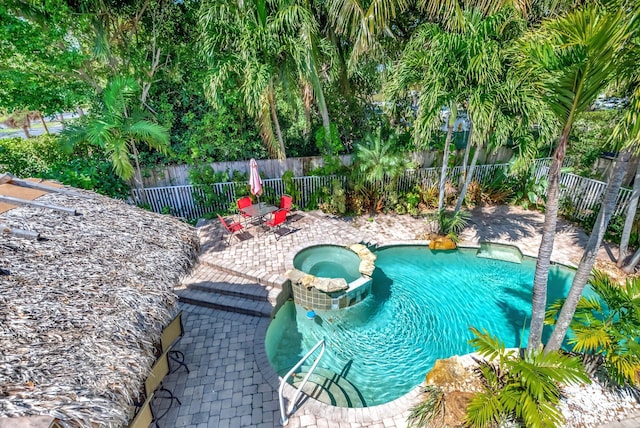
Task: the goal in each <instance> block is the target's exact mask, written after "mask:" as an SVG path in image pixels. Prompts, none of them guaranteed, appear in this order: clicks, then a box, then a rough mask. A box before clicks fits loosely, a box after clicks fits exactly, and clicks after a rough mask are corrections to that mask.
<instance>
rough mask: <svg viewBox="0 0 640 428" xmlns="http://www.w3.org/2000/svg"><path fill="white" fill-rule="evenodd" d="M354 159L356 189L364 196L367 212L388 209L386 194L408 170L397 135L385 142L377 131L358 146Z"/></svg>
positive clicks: (379, 131) (368, 135)
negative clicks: (385, 207)
mask: <svg viewBox="0 0 640 428" xmlns="http://www.w3.org/2000/svg"><path fill="white" fill-rule="evenodd" d="M354 158H355V161H354V179H355V180H354V181H355V185H354V189H355V190H356V191H357V192H360V193H361V195H362V196H363V200H364V201H365V204H366V205H365V207H366V208H367V209H369V210H370V211H371V212H372V213H373V212H379V211H381V210H382V209H383V208H384V206H385V202H386V201H385V199H386V197H385V195H386V193H387V192H389V190H391V189H393V188H395V185H396V183H397V180H398V179H399V178H400V176H401V175H402V174H403V173H404V171H405V169H406V167H407V160H406V158H405V154H404V153H403V152H401V151H400V150H399V148H398V145H397V138H396V136H395V134H391V135H390V136H389V137H388V138H387V139H384V138H383V136H382V129H378V132H377V133H376V134H367V135H366V136H365V138H364V140H363V141H362V142H360V143H358V144H357V145H356V146H355V154H354Z"/></svg>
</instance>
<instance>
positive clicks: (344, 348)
mask: <svg viewBox="0 0 640 428" xmlns="http://www.w3.org/2000/svg"><path fill="white" fill-rule="evenodd" d="M407 249H420V251H421V252H422V254H421V255H420V256H419V257H418V258H417V259H416V258H415V257H408V258H407V257H406V256H407V255H406V254H400V256H401V257H400V258H396V257H391V258H389V257H386V256H385V254H390V253H393V252H394V251H400V252H401V253H402V252H404V250H407ZM477 250H478V248H472V249H461V250H460V251H447V252H443V251H431V250H429V249H428V248H425V247H424V246H416V245H394V246H385V247H381V248H379V249H378V250H376V253H377V255H378V260H377V262H376V265H377V268H376V272H375V274H374V279H375V283H374V285H373V289H372V293H371V295H370V296H369V298H367V299H366V300H365V301H364V302H363V303H362V304H360V305H356V306H354V307H353V308H348V309H347V310H343V311H316V314H317V316H316V318H315V319H313V320H309V319H307V318H306V312H305V309H304V308H300V307H298V306H295V305H293V303H292V302H287V303H286V304H285V305H284V306H283V307H282V308H281V309H280V311H279V312H278V313H277V314H276V317H275V319H274V320H273V321H272V324H271V325H270V326H269V330H268V332H267V336H266V339H265V348H266V349H265V350H266V354H267V356H268V359H269V361H270V363H271V364H272V366H273V367H274V369H275V370H276V371H277V372H278V373H279V374H280V375H282V374H283V373H284V372H286V371H287V369H288V368H290V367H291V366H293V365H294V364H295V362H297V360H298V359H299V358H300V356H302V355H304V354H305V353H306V352H307V351H308V350H309V349H310V348H311V347H312V346H313V345H314V344H315V343H316V342H317V340H318V338H325V339H326V340H327V343H328V346H327V354H325V357H324V358H323V360H322V362H321V364H320V365H321V366H322V367H327V366H328V367H327V368H329V369H330V370H332V371H333V372H335V373H338V374H341V375H343V376H345V378H346V379H347V380H349V381H350V382H352V383H353V384H354V385H356V387H358V389H359V390H360V391H361V392H362V393H363V394H364V396H365V401H366V406H378V405H382V404H383V403H388V402H390V401H392V400H396V399H398V398H399V397H403V396H405V394H407V393H409V392H412V393H415V391H418V390H419V389H418V388H416V386H418V385H419V384H421V383H422V382H423V381H424V376H425V374H426V373H427V372H428V371H429V370H430V369H431V367H432V366H433V364H434V363H435V361H436V360H437V359H440V358H447V357H449V356H451V355H455V354H466V353H469V352H471V351H473V349H472V348H471V346H470V345H469V344H468V340H469V339H470V338H471V336H470V333H469V330H468V327H469V325H473V326H474V327H477V328H487V330H489V332H490V333H492V334H496V333H497V335H498V336H499V337H500V338H501V339H502V340H503V341H504V342H505V345H506V346H508V347H517V346H519V345H521V344H522V343H526V335H527V332H526V330H525V328H524V327H525V326H526V321H527V320H526V318H525V317H526V314H527V313H528V312H527V311H528V310H527V308H526V306H527V305H529V310H530V300H531V294H530V292H531V290H530V288H531V284H532V283H533V274H534V272H535V259H534V258H532V257H527V256H525V257H524V258H523V260H522V263H521V264H518V263H509V262H504V261H499V260H494V259H491V258H489V259H486V258H481V257H477V256H476V252H477ZM425 261H426V262H427V263H425ZM416 263H418V264H426V268H427V270H426V271H425V272H426V273H424V274H422V276H420V277H419V278H417V279H416V278H413V279H411V278H409V279H411V281H409V283H408V284H407V285H406V286H403V287H400V286H397V284H396V283H399V282H401V281H403V280H405V279H407V278H406V274H405V273H402V272H401V271H398V270H397V269H398V268H399V267H402V266H406V265H415V264H416ZM483 265H484V266H485V267H487V269H484V270H483V272H482V276H481V277H480V278H475V279H474V278H467V281H466V282H467V283H466V284H465V285H464V286H462V285H456V284H453V283H452V282H451V278H454V277H455V278H457V279H459V278H460V277H461V274H460V272H459V271H460V269H459V268H460V267H461V266H462V267H464V268H465V269H466V270H468V271H471V272H474V271H478V268H479V267H481V266H483ZM456 266H457V267H458V269H455V268H454V267H456ZM437 272H440V273H441V274H443V275H440V276H438V275H433V274H434V273H437ZM573 275H574V272H573V271H572V270H570V269H568V268H566V267H564V266H561V265H557V264H556V265H553V266H552V269H551V273H550V282H549V291H550V295H549V301H553V300H554V299H555V298H556V297H559V296H560V295H563V294H566V292H567V290H568V288H569V287H570V283H571V279H572V277H573ZM428 277H433V278H431V279H429V278H428ZM505 278H509V279H512V280H513V283H512V284H509V283H507V281H505ZM526 284H529V285H528V287H524V288H523V285H526ZM436 285H439V286H440V287H442V289H438V288H437V287H436ZM424 286H426V289H427V290H429V292H428V293H427V295H426V296H420V295H421V294H422V291H420V289H419V287H424ZM454 287H455V289H458V291H459V296H457V297H456V298H451V296H449V295H448V292H446V290H452V289H454ZM416 295H418V296H419V297H420V298H419V299H417V301H415V300H416V299H414V297H415V296H416ZM487 296H489V297H491V296H493V297H498V300H497V302H498V303H496V301H493V302H492V301H489V302H488V303H487V300H488V297H487ZM509 299H514V301H513V302H510V300H509ZM478 302H479V303H478ZM476 303H478V304H479V307H475V306H477V305H476ZM487 304H488V305H489V307H486V305H487ZM483 305H484V306H483ZM438 308H446V310H445V311H444V312H442V313H438V312H437V309H438ZM469 313H475V317H476V318H475V319H466V318H465V315H466V314H469ZM494 313H499V314H502V315H505V316H506V317H507V318H506V319H507V320H508V321H504V320H492V319H491V318H492V315H493V314H494ZM352 315H353V316H352ZM454 320H457V321H460V320H462V324H461V325H460V326H457V325H454V323H453V321H454ZM496 325H497V326H499V327H500V328H501V329H502V331H499V332H496V331H494V330H495V329H496ZM430 327H431V328H430ZM407 332H409V333H410V334H408V335H407ZM416 332H417V333H418V335H417V336H416V335H415V333H416ZM548 333H549V332H547V334H548ZM507 336H508V337H507ZM445 342H446V343H445ZM451 342H454V345H455V346H454V347H453V348H452V349H447V348H446V347H445V346H443V345H444V344H449V343H451ZM358 346H360V348H358ZM407 356H408V357H409V358H407V361H406V362H404V363H403V362H402V361H401V360H403V359H404V358H405V357H407ZM414 395H415V394H414Z"/></svg>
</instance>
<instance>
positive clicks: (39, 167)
mask: <svg viewBox="0 0 640 428" xmlns="http://www.w3.org/2000/svg"><path fill="white" fill-rule="evenodd" d="M57 142H58V138H57V137H55V136H50V135H43V136H40V137H36V138H29V139H22V138H3V139H0V169H1V170H2V171H6V172H10V173H12V174H13V175H15V176H17V177H25V178H26V177H40V176H41V174H43V173H44V172H46V171H48V170H49V169H50V168H51V167H52V166H53V165H54V164H56V163H59V162H63V161H66V160H67V156H65V154H64V153H63V152H62V150H61V149H60V147H59V146H58V143H57Z"/></svg>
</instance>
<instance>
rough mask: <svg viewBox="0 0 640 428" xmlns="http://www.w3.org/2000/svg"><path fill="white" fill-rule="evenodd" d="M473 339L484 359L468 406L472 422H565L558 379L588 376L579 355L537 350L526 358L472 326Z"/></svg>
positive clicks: (534, 425) (542, 425) (533, 425)
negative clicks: (480, 387)
mask: <svg viewBox="0 0 640 428" xmlns="http://www.w3.org/2000/svg"><path fill="white" fill-rule="evenodd" d="M471 331H472V332H473V334H474V335H475V338H473V339H471V341H470V343H471V344H472V345H473V346H474V347H475V348H476V350H477V352H478V353H479V354H480V355H481V356H482V357H484V358H486V360H484V361H481V362H479V366H478V369H477V373H478V374H479V375H480V377H481V380H482V385H483V389H484V390H483V391H482V392H480V393H478V394H477V395H476V396H475V397H474V398H473V399H472V400H471V402H470V403H469V406H468V407H467V415H466V418H465V422H466V424H467V425H468V426H470V427H477V428H489V427H494V426H502V424H504V423H517V424H521V425H524V426H525V427H528V428H548V427H559V426H562V423H563V421H564V418H563V416H562V412H561V411H560V409H559V408H558V407H557V406H558V403H559V401H560V386H559V384H560V383H563V384H567V383H576V382H589V376H588V375H587V374H586V372H585V370H584V368H583V366H582V363H581V361H580V359H579V358H577V357H572V356H569V355H567V354H563V353H560V352H549V353H546V354H545V353H544V352H543V351H535V352H533V353H530V354H525V355H524V356H523V357H522V358H521V357H520V356H519V355H518V354H517V353H514V352H513V351H508V350H506V349H505V347H504V343H502V342H501V341H500V340H499V339H498V338H496V337H494V336H491V335H489V333H488V332H487V331H486V330H483V331H482V332H480V331H478V330H476V329H475V328H471Z"/></svg>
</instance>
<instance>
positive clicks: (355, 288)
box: [287, 244, 375, 310]
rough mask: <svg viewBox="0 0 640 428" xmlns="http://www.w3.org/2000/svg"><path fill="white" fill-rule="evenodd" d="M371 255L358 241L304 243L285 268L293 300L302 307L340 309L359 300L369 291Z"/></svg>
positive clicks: (372, 256)
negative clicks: (334, 243) (320, 243)
mask: <svg viewBox="0 0 640 428" xmlns="http://www.w3.org/2000/svg"><path fill="white" fill-rule="evenodd" d="M374 260H375V255H373V253H371V251H369V249H368V248H367V247H366V246H364V245H362V244H353V245H350V246H340V245H332V244H322V245H312V246H309V247H306V248H304V249H302V250H300V251H298V253H296V255H295V256H294V257H293V263H292V264H293V266H292V267H293V269H290V270H289V271H287V277H288V278H289V279H290V280H291V289H292V294H293V299H294V301H295V302H296V303H297V304H299V305H302V306H304V307H306V308H310V309H311V308H313V309H324V310H331V309H341V308H346V307H349V306H353V305H355V304H356V303H359V302H361V301H362V300H363V299H364V298H366V297H367V296H368V295H369V292H370V291H371V275H372V274H373V270H374Z"/></svg>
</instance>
